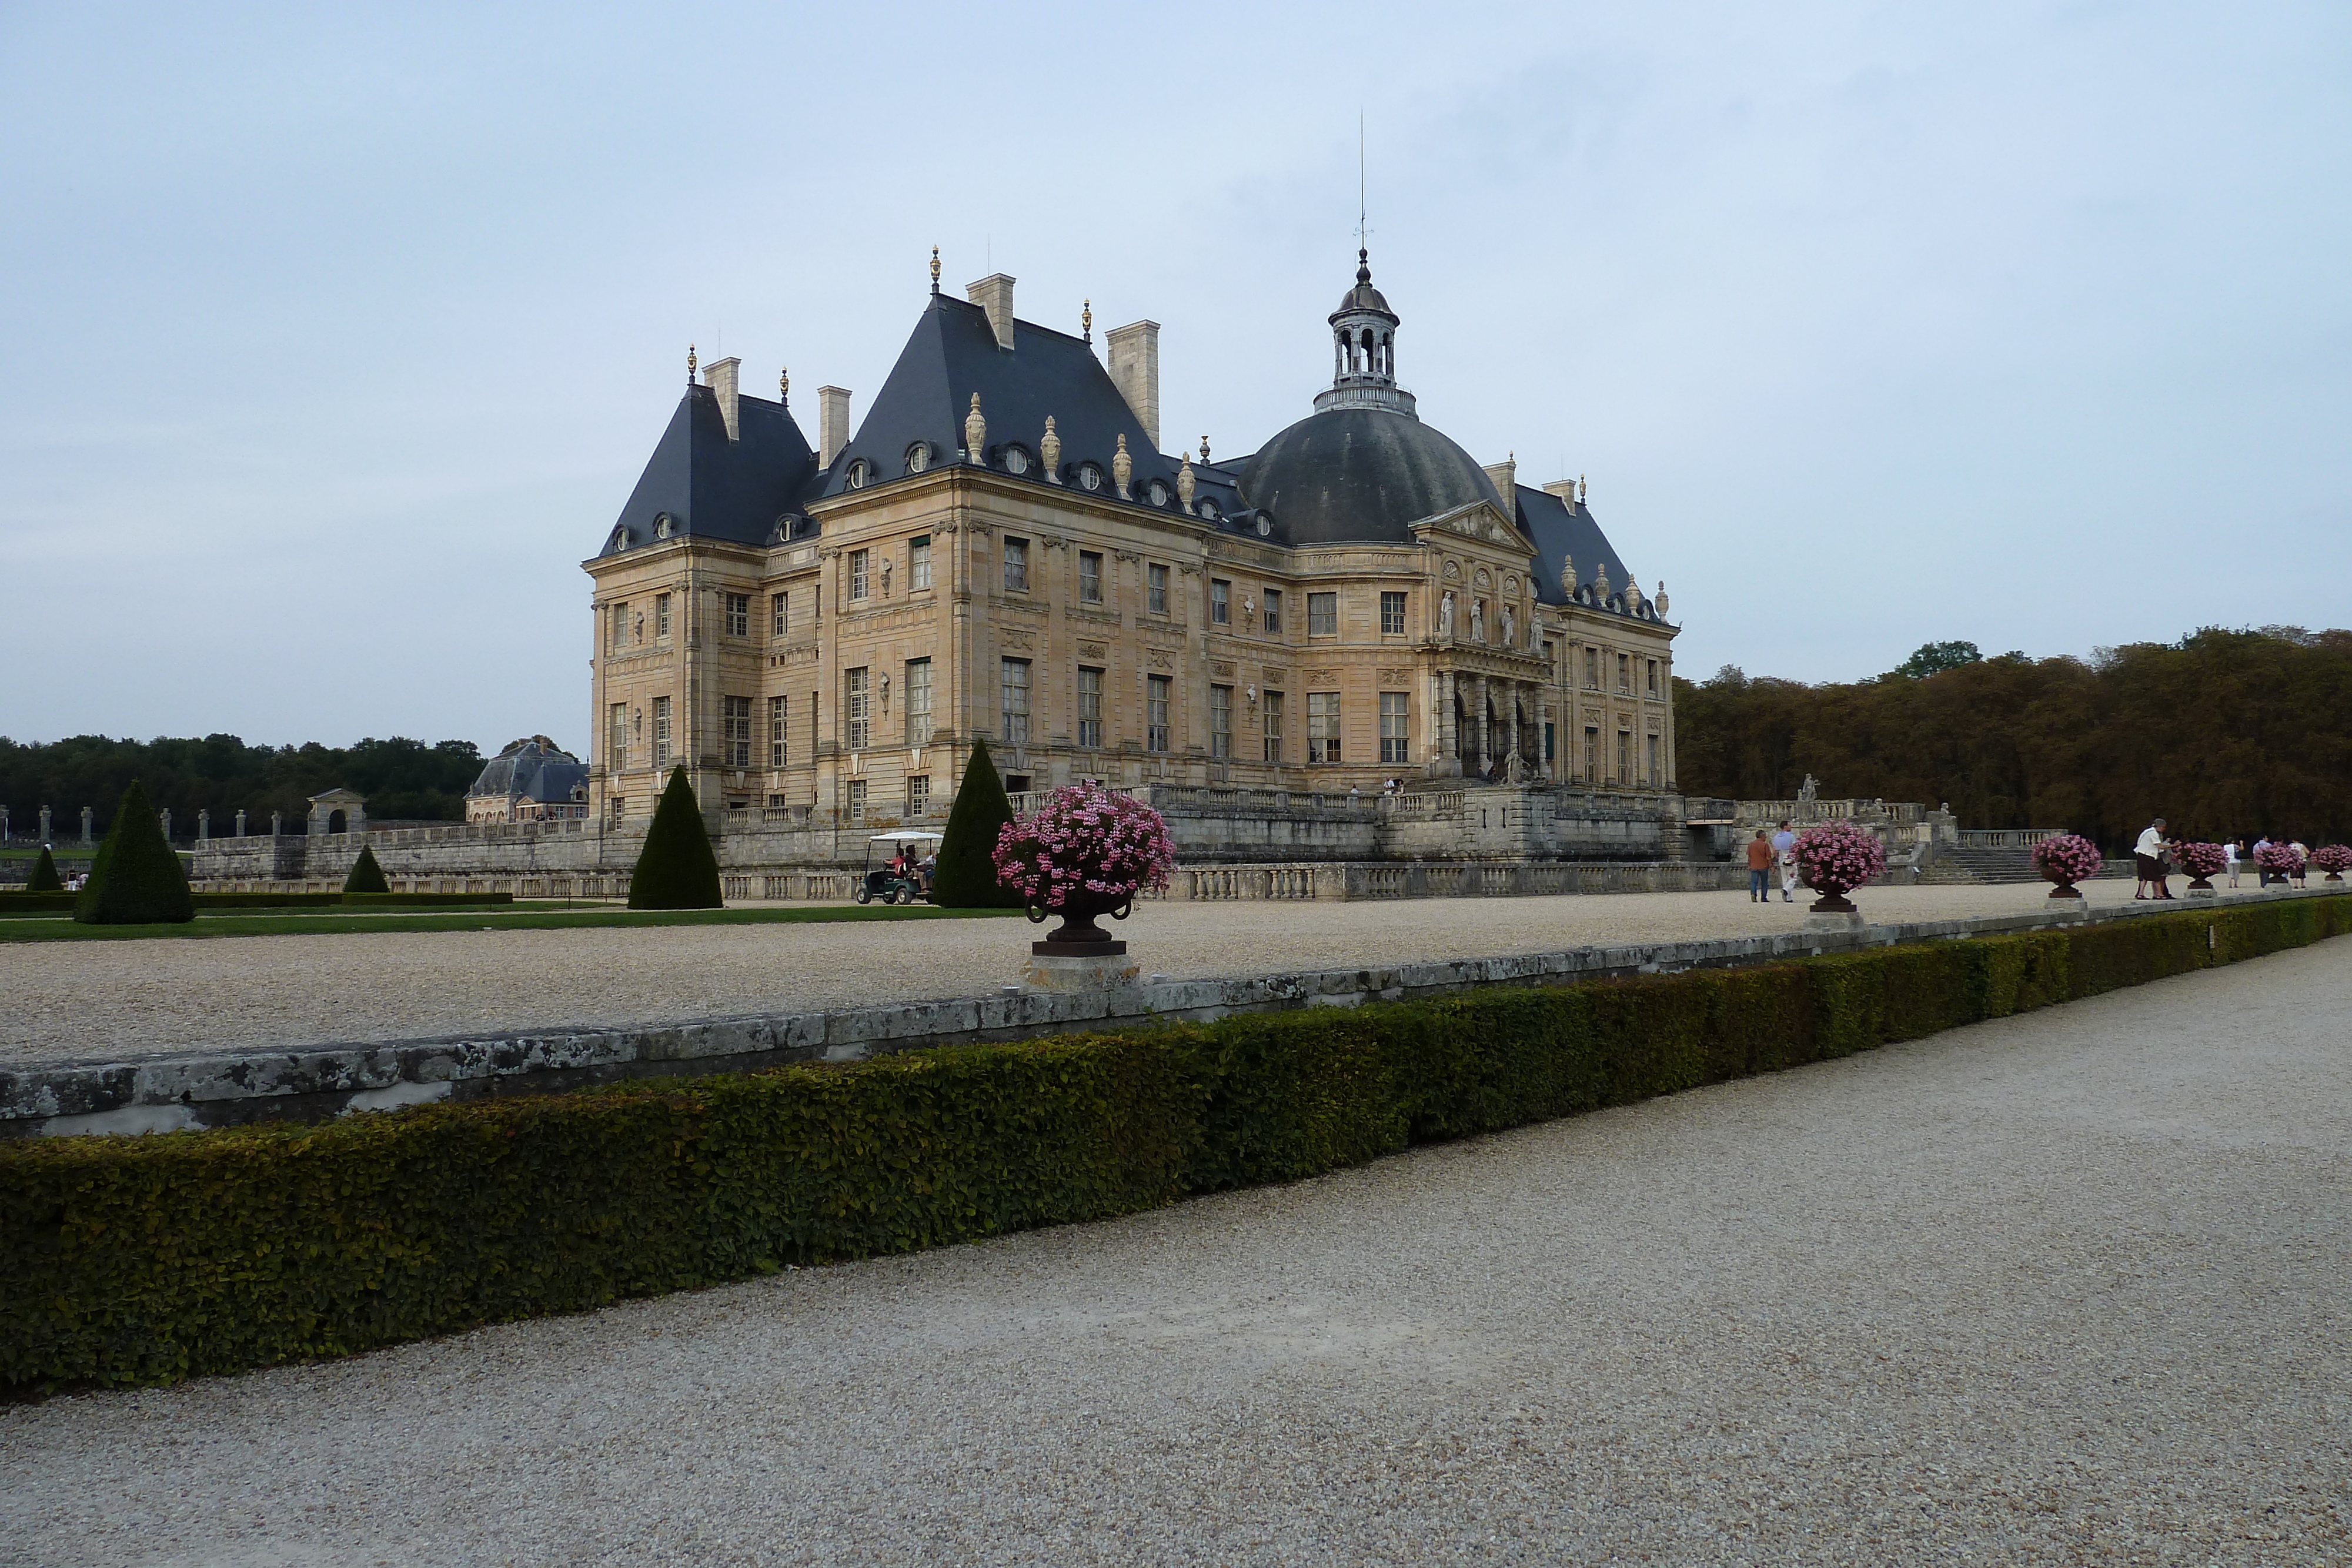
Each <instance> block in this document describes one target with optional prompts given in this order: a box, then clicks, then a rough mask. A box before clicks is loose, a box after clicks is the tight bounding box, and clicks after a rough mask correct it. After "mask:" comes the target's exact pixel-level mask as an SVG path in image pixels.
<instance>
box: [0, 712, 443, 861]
mask: <svg viewBox="0 0 2352 1568" xmlns="http://www.w3.org/2000/svg"><path fill="white" fill-rule="evenodd" d="M481 771H482V754H481V752H480V751H479V750H478V748H477V747H475V745H474V743H473V742H472V741H470V740H444V741H439V742H436V743H435V744H434V745H431V746H427V745H426V744H425V742H423V741H421V740H410V739H408V738H407V737H404V736H394V737H392V738H391V739H389V740H377V739H375V738H373V737H370V738H368V739H365V740H362V741H360V742H358V743H357V744H355V745H352V746H322V745H320V744H319V743H318V742H317V741H310V742H308V743H306V744H304V745H301V746H277V747H271V746H247V744H246V743H245V742H244V741H243V740H241V739H239V738H238V737H236V736H234V735H208V736H205V737H204V738H203V739H201V740H197V739H194V738H185V739H182V738H175V737H169V736H159V737H156V738H155V739H153V740H131V739H122V740H116V739H112V738H110V737H107V736H103V735H77V736H73V737H70V738H68V739H65V740H54V741H47V742H37V743H20V742H17V741H14V740H10V739H8V738H6V737H0V805H5V806H6V807H7V808H8V818H9V824H8V826H9V831H11V832H12V833H16V834H30V833H33V832H37V831H39V823H40V809H41V808H42V807H43V806H47V807H49V808H50V809H51V810H52V811H53V812H54V813H55V818H54V821H53V822H52V825H51V827H50V830H49V831H50V833H51V835H52V836H53V837H54V838H56V839H59V840H68V839H76V838H79V836H80V833H81V809H82V808H83V807H84V806H89V807H93V808H95V809H96V811H97V820H96V827H97V831H100V832H101V833H102V832H104V831H106V830H107V828H108V827H109V826H110V825H111V823H112V821H113V818H114V805H115V802H116V801H117V800H121V798H122V791H123V790H124V789H126V788H128V787H129V786H130V783H131V780H132V779H139V780H141V781H142V783H143V784H144V785H145V787H146V791H147V798H148V800H150V801H151V802H152V804H153V805H154V807H155V809H156V810H169V811H170V812H171V813H172V832H173V836H174V837H177V838H187V837H190V836H193V835H194V832H195V831H196V813H197V812H198V811H199V810H209V811H210V812H212V824H213V831H214V832H215V834H220V835H226V834H227V833H229V832H231V831H234V829H235V825H236V814H237V812H238V811H240V810H242V811H244V812H245V813H246V817H247V831H249V832H261V833H266V832H268V831H269V814H270V813H271V812H272V811H282V812H284V813H285V816H286V822H287V826H288V827H289V829H291V830H293V831H300V829H299V826H298V825H297V824H299V823H300V822H301V821H303V820H304V819H305V818H306V817H307V816H308V814H309V812H310V797H311V796H313V795H318V794H322V793H324V792H325V791H327V790H329V789H336V788H338V787H341V788H344V789H356V790H358V791H359V792H360V793H361V794H362V795H364V796H366V797H367V810H368V815H369V817H371V818H392V819H406V820H409V821H452V822H461V821H465V819H466V790H467V789H468V788H469V787H470V786H471V785H472V784H473V782H474V779H476V778H477V777H478V775H479V774H480V773H481Z"/></svg>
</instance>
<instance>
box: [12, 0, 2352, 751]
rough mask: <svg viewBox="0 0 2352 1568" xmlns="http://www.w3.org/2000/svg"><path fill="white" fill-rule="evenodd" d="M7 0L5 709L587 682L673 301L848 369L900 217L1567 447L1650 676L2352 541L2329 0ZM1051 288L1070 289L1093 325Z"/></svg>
mask: <svg viewBox="0 0 2352 1568" xmlns="http://www.w3.org/2000/svg"><path fill="white" fill-rule="evenodd" d="M493 10H494V8H490V7H483V6H478V5H467V6H461V7H448V8H439V7H432V6H426V5H401V6H383V7H375V8H373V9H369V10H362V9H359V8H345V7H300V8H289V9H288V10H285V11H282V12H265V11H257V10H251V9H247V8H242V7H234V6H222V5H215V6H202V7H198V6H186V5H173V6H159V7H152V8H149V7H141V6H132V5H114V6H91V5H29V4H24V3H22V0H12V3H9V4H5V5H0V563H5V564H0V668H5V683H0V694H5V695H0V734H5V735H8V736H12V737H15V738H17V739H19V740H31V739H51V738H56V737H60V736H65V735H71V734H78V733H87V732H92V731H97V732H103V733H107V734H113V735H135V736H139V737H148V736H152V735H158V734H170V735H197V734H204V733H207V732H211V731H219V730H226V731H230V732H234V733H236V734H239V735H242V736H244V737H246V738H247V739H248V740H256V741H270V742H285V741H299V740H304V739H311V738H316V739H320V740H326V741H329V742H333V743H346V742H349V741H351V740H352V739H355V738H357V737H360V736H362V735H376V736H383V735H391V734H404V735H409V736H415V737H421V738H424V739H426V740H437V739H441V738H444V737H462V738H467V739H472V740H475V741H477V742H479V743H480V744H482V746H483V747H485V749H488V748H491V747H496V746H498V745H499V744H500V743H501V742H503V741H505V740H508V739H509V738H512V737H515V736H519V735H527V734H530V733H532V732H534V731H543V732H546V733H549V734H551V735H553V736H555V737H557V738H558V739H560V740H562V741H563V742H565V743H566V744H569V745H572V746H578V745H581V744H583V742H584V741H585V739H586V736H585V733H584V731H585V728H586V723H587V704H588V684H587V662H588V656H589V644H590V623H589V617H588V615H587V613H586V606H587V603H588V598H589V581H588V579H587V577H586V576H585V574H583V572H582V571H581V570H580V568H579V562H580V561H581V559H583V558H584V557H586V556H588V555H589V554H591V553H592V552H593V550H594V549H596V547H597V545H598V543H599V541H600V540H601V539H602V538H603V536H604V534H605V532H606V531H607V530H608V529H609V528H611V526H612V524H613V521H614V517H615V516H616V515H617V513H618V512H619V510H620V508H621V506H622V504H623V502H624V501H625V500H626V498H627V497H628V494H629V490H630V487H631V486H632V485H633V484H634V482H635V478H636V476H637V473H638V470H639V469H640V467H642V465H644V462H645V460H646V456H647V455H649V454H650V452H651V450H652V447H653V444H654V442H655V439H656V437H657V436H658V435H659V434H660V432H661V430H662V427H663V425H664V423H665V422H666V421H667V419H668V417H669V414H670V412H671V409H672V408H673V406H674V405H675V403H676V401H677V395H678V390H679V387H680V385H681V383H682V382H683V380H684V376H685V368H684V361H685V354H686V347H687V344H688V342H689V341H692V342H695V343H697V344H698V345H699V347H700V350H701V352H702V355H703V357H704V359H705V360H706V361H707V360H709V359H715V358H717V357H719V355H720V354H722V353H727V354H738V355H740V356H741V357H742V359H743V361H744V377H745V382H746V384H747V387H748V388H750V389H751V390H762V389H772V387H773V385H774V382H775V375H776V371H777V368H778V366H779V365H780V364H789V365H790V366H791V368H792V373H793V386H794V388H795V389H796V395H795V397H794V399H793V402H794V407H795V409H796V410H798V411H800V412H801V413H802V415H803V423H804V426H805V427H807V428H808V429H809V431H810V434H811V435H812V436H814V403H815V396H814V393H815V390H816V388H817V387H818V386H819V385H821V384H823V383H826V382H833V383H835V384H838V385H842V386H845V387H849V388H851V389H853V391H854V392H856V394H857V402H856V411H857V412H858V413H861V414H862V413H864V411H865V410H866V408H867V407H868V406H870V403H871V401H872V397H873V393H874V392H875V390H876V388H877V386H878V385H879V384H880V382H881V380H882V377H883V375H884V374H885V373H886V372H887V370H888V369H889V367H890V365H891V363H892V361H894V360H895V358H896V357H897V354H898V349H899V346H900V344H901V343H902V342H903V341H904V340H905V338H906V335H907V333H908V330H909V329H911V328H912V326H913V324H914V319H915V317H916V314H917V313H918V311H919V309H920V308H921V306H922V303H923V296H924V293H925V290H926V288H927V287H928V278H927V276H926V270H925V269H926V265H927V263H928V261H929V255H930V246H932V245H934V244H936V245H938V246H940V253H941V256H942V258H943V261H944V264H945V267H946V269H947V272H946V278H945V281H946V283H947V284H948V286H949V287H959V286H961V284H962V283H963V282H965V281H966V280H967V279H971V278H976V277H981V276H982V275H983V274H985V273H987V272H989V271H990V270H992V269H997V270H1003V271H1005V272H1009V273H1011V274H1013V275H1014V276H1015V277H1017V278H1018V279H1019V280H1020V281H1019V286H1018V291H1017V298H1016V306H1017V308H1018V312H1019V314H1020V315H1021V316H1022V317H1023V318H1024V319H1033V320H1038V321H1042V322H1045V323H1047V324H1049V325H1053V326H1056V327H1060V328H1063V329H1075V327H1076V322H1077V319H1078V308H1079V301H1080V300H1081V299H1082V298H1088V297H1091V298H1092V299H1093V301H1094V307H1095V320H1096V324H1097V327H1098V328H1103V327H1108V326H1114V325H1117V324H1118V323H1121V322H1125V321H1129V320H1132V319H1136V318H1139V317H1143V316H1149V317H1151V318H1152V319H1156V320H1158V321H1160V323H1161V324H1162V336H1161V349H1160V351H1161V376H1162V389H1163V391H1162V396H1163V406H1164V409H1165V417H1164V421H1163V426H1162V434H1163V436H1164V437H1165V438H1166V440H1167V441H1168V443H1169V444H1170V445H1171V446H1175V445H1179V444H1192V443H1194V442H1197V440H1198V439H1199V437H1200V436H1201V435H1202V434H1206V435H1207V436H1208V437H1209V439H1210V441H1211V442H1212V443H1213V445H1214V447H1215V448H1216V449H1217V450H1219V451H1220V452H1223V453H1227V454H1236V453H1241V452H1244V451H1248V450H1251V449H1253V448H1255V447H1256V446H1257V445H1259V444H1262V443H1263V442H1264V441H1265V439H1266V438H1267V437H1268V436H1270V435H1272V434H1274V433H1275V432H1276V431H1277V430H1279V429H1281V428H1282V427H1283V426H1285V425H1286V424H1288V423H1291V422H1292V421H1294V420H1296V419H1297V418H1299V417H1301V416H1303V415H1304V414H1306V413H1307V412H1308V411H1309V400H1310V399H1311V397H1312V396H1313V394H1314V392H1316V390H1317V389H1318V386H1319V385H1320V384H1322V382H1324V381H1325V380H1327V379H1328V373H1329V363H1330V354H1329V349H1328V337H1327V334H1328V328H1327V327H1326V326H1325V324H1324V317H1325V316H1326V315H1327V314H1328V312H1329V310H1330V309H1331V308H1332V306H1333V305H1334V304H1335V303H1336V302H1337V300H1338V298H1339V295H1340V293H1341V292H1342V290H1343V289H1344V288H1345V287H1347V285H1348V283H1349V281H1350V272H1351V267H1352V262H1353V255H1352V253H1353V250H1354V246H1355V240H1354V235H1353V230H1354V228H1355V225H1356V217H1357V209H1356V175H1357V120H1358V115H1359V112H1361V113H1362V115H1363V116H1364V121H1365V125H1366V128H1367V131H1366V138H1367V142H1368V146H1369V164H1370V209H1371V213H1370V222H1371V227H1372V235H1371V250H1372V264H1373V269H1374V276H1375V278H1376V280H1377V281H1378V282H1379V284H1380V286H1381V288H1382V289H1383V290H1384V291H1385V292H1386V294H1387V296H1388V298H1389V300H1390V302H1391V304H1392V305H1393V306H1394V307H1395V308H1397V310H1398V311H1399V313H1400V314H1401V315H1402V318H1403V325H1402V328H1401V329H1400V333H1399V338H1398V360H1399V370H1400V372H1401V375H1402V380H1403V381H1404V382H1405V383H1406V384H1407V385H1409V386H1411V387H1412V389H1413V390H1414V392H1416V393H1418V394H1419V397H1420V402H1421V412H1422V414H1423V418H1425V419H1427V420H1428V421H1429V422H1430V423H1433V424H1434V425H1435V426H1436V427H1437V428H1439V429H1441V430H1444V432H1446V433H1447V434H1449V435H1451V436H1453V437H1454V439H1455V440H1456V441H1458V442H1460V443H1461V444H1463V445H1464V446H1465V447H1467V448H1468V449H1469V450H1470V451H1471V452H1472V453H1473V454H1474V455H1476V456H1477V457H1478V458H1480V459H1481V460H1482V461H1490V462H1491V461H1495V460H1498V459H1500V458H1501V457H1502V456H1504V455H1505V454H1506V453H1516V455H1517V458H1518V462H1519V474H1520V477H1521V479H1522V480H1523V481H1524V482H1528V483H1539V482H1541V481H1542V480H1545V479H1549V478H1554V477H1557V476H1561V475H1564V474H1582V475H1585V476H1588V478H1589V480H1590V483H1591V500H1592V506H1593V508H1594V510H1595V512H1596V514H1597V515H1598V516H1599V517H1600V519H1601V523H1602V526H1603V527H1604V528H1606V529H1607V530H1608V532H1609V534H1610V536H1611V538H1612V540H1613V541H1614V542H1615V544H1616V545H1617V548H1618V549H1619V552H1620V553H1621V554H1622V556H1623V557H1624V558H1625V559H1626V560H1627V561H1628V562H1629V563H1630V564H1631V566H1632V568H1633V570H1634V571H1635V572H1636V573H1638V574H1639V575H1640V577H1641V578H1642V579H1643V582H1644V585H1645V586H1647V585H1650V584H1654V582H1655V581H1657V580H1660V579H1664V581H1665V582H1666V585H1667V587H1668V590H1669V591H1670V592H1671V595H1672V605H1673V614H1674V619H1675V620H1676V621H1677V622H1680V623H1682V624H1683V625H1684V626H1685V628H1686V630H1685V632H1684V633H1683V635H1682V638H1681V640H1680V642H1679V643H1677V645H1676V646H1677V653H1676V657H1677V663H1678V666H1679V668H1680V669H1681V670H1682V672H1683V673H1684V674H1689V675H1692V676H1704V675H1706V674H1709V673H1711V672H1712V671H1714V670H1715V669H1716V667H1717V666H1718V665H1720V664H1739V665H1741V666H1743V667H1744V668H1746V669H1747V670H1748V672H1749V673H1751V674H1767V673H1769V674H1781V675H1789V676H1794V677H1800V678H1803V679H1807V680H1834V679H1848V678H1852V677H1854V676H1858V675H1864V674H1873V673H1874V672H1877V671H1881V670H1885V669H1888V668H1891V667H1892V666H1893V665H1895V664H1897V663H1899V662H1900V661H1901V660H1902V658H1903V657H1904V656H1905V655H1906V653H1909V652H1910V651H1911V650H1912V649H1913V648H1915V647H1916V646H1917V645H1918V644H1919V643H1923V642H1927V641H1929V640H1941V639H1946V638H1965V639H1968V640H1970V641H1973V642H1975V643H1979V644H1981V645H1982V646H1983V647H1984V649H1985V651H1986V652H1988V653H1993V652H1998V651H2000V650H2004V649H2009V648H2020V649H2023V650H2024V651H2026V652H2028V653H2033V654H2036V655H2043V654H2050V653H2080V652H2087V651H2088V650H2090V649H2091V648H2093V647H2095V646H2096V645H2099V644H2104V643H2124V642H2131V641H2168V640H2171V639H2174V638H2177V637H2179V636H2180V635H2181V634H2182V633H2184V632H2188V631H2189V630H2191V629H2193V628H2195V627H2197V626H2200V625H2208V624H2222V625H2247V624H2257V625H2258V624H2263V623H2265V622H2293V623H2301V624H2305V625H2311V626H2323V625H2341V624H2345V623H2346V622H2347V620H2352V616H2347V608H2346V607H2347V601H2352V546H2347V535H2352V498H2347V474H2346V466H2347V451H2352V438H2348V435H2352V172H2347V155H2352V7H2347V6H2346V5H2341V4H2335V5H2233V6H2222V5H1982V4H1980V5H1968V6H1947V7H1927V6H1919V5H1860V4H1855V5H1779V6H1769V7H1764V6H1748V5H1739V6H1731V5H1726V6H1722V7H1685V6H1674V5H1639V6H1631V5H1628V6H1618V7H1600V6H1582V5H1540V6H1531V7H1528V8H1524V9H1515V8H1507V7H1501V6H1478V7H1473V6H1465V5H1454V6H1444V7H1439V6H1430V5H1410V6H1396V7H1383V6H1380V5H1345V6H1330V7H1308V6H1303V5H1301V6H1269V5H1244V6H1234V7H1230V8H1216V7H1199V6H1193V7H1164V6H1161V7H1136V8H1132V9H1123V8H1114V7H1105V6H1099V5H1088V6H1074V7H1069V8H1061V9H1042V8H1040V9H1025V10H1024V9H1022V8H1017V7H1006V6H989V7H975V6H971V5H955V6H943V7H940V8H937V9H931V10H914V9H902V10H893V9H889V8H885V7H878V6H859V5H826V6H823V7H817V8H808V9H802V8H797V7H792V6H782V5H761V6H755V7H745V8H742V9H740V10H737V9H732V8H730V7H725V6H721V5H697V6H693V7H690V8H688V7H680V8H678V9H677V10H676V11H674V12H672V13H670V14H669V15H667V16H662V15H657V14H656V13H655V12H654V10H653V9H652V8H650V7H628V8H615V9H612V10H602V11H600V10H597V9H595V8H592V7H588V6H582V5H564V6H556V7H549V8H547V9H545V10H542V11H538V12H530V11H525V10H523V9H521V8H520V7H505V6H502V7H497V8H495V14H493ZM1097 341H1099V333H1098V334H1097Z"/></svg>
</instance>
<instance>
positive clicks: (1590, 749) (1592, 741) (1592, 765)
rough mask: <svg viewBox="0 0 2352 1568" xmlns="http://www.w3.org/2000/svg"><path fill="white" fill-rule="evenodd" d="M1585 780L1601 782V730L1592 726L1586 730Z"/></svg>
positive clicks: (1595, 782)
mask: <svg viewBox="0 0 2352 1568" xmlns="http://www.w3.org/2000/svg"><path fill="white" fill-rule="evenodd" d="M1584 781H1585V782H1586V783H1587V784H1598V783H1600V782H1601V731H1600V730H1599V729H1598V728H1596V727H1591V726H1587V727H1585V731H1584Z"/></svg>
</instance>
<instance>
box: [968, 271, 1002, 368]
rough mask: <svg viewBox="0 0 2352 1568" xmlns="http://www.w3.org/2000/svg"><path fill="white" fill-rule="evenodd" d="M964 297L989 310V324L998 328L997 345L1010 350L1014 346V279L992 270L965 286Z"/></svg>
mask: <svg viewBox="0 0 2352 1568" xmlns="http://www.w3.org/2000/svg"><path fill="white" fill-rule="evenodd" d="M963 293H964V298H967V299H969V300H971V302H972V303H973V304H974V305H977V306H979V307H980V308H982V310H985V311H987V312H988V324H989V325H990V326H991V327H992V328H994V329H996V346H997V347H998V348H1000V349H1003V350H1008V351H1009V350H1011V349H1012V347H1013V279H1011V278H1010V277H1006V276H1005V275H1004V274H1003V273H1001V272H992V273H990V274H989V275H988V276H987V277H983V278H982V279H981V280H980V281H979V282H978V283H967V284H965V285H964V286H963Z"/></svg>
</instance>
